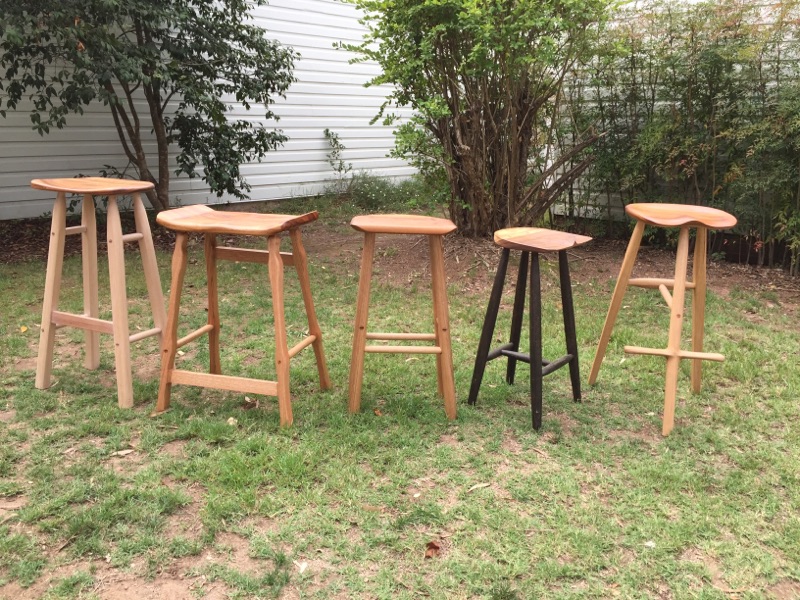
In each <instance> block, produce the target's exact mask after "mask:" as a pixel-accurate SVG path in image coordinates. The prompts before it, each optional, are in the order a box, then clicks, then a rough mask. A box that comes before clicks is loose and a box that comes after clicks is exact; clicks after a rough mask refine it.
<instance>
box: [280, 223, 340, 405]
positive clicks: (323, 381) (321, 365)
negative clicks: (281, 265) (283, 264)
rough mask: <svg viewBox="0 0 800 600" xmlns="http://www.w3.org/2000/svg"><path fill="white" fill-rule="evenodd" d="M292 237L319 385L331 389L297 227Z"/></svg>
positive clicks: (301, 241) (295, 265) (290, 233)
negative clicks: (313, 338)
mask: <svg viewBox="0 0 800 600" xmlns="http://www.w3.org/2000/svg"><path fill="white" fill-rule="evenodd" d="M289 235H290V236H291V238H292V255H293V256H294V268H295V270H296V271H297V278H298V279H299V280H300V291H301V292H302V293H303V305H304V306H305V307H306V318H307V319H308V333H309V335H313V336H314V337H315V338H316V339H315V340H314V342H313V343H312V344H311V347H312V348H314V357H315V358H316V360H317V372H318V373H319V386H320V388H322V389H323V390H329V389H331V378H330V375H328V365H327V363H326V362H325V351H324V350H323V348H322V329H321V328H320V326H319V321H317V311H316V310H314V298H313V297H312V295H311V278H310V277H309V275H308V258H307V256H306V249H305V247H304V246H303V240H302V237H301V235H300V230H299V229H292V230H291V231H290V232H289Z"/></svg>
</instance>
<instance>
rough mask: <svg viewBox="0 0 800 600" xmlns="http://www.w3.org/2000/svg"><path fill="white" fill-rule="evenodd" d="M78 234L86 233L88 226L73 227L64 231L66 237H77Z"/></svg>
mask: <svg viewBox="0 0 800 600" xmlns="http://www.w3.org/2000/svg"><path fill="white" fill-rule="evenodd" d="M78 233H86V225H73V226H72V227H67V228H66V229H64V235H76V234H78Z"/></svg>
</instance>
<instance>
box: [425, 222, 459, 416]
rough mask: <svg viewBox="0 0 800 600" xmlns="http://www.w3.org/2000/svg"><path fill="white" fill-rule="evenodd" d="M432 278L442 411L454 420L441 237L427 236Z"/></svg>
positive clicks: (448, 315) (453, 386)
mask: <svg viewBox="0 0 800 600" xmlns="http://www.w3.org/2000/svg"><path fill="white" fill-rule="evenodd" d="M428 239H429V240H430V252H431V275H432V278H433V311H434V313H435V316H436V343H437V345H438V346H439V348H441V350H442V353H441V354H440V356H441V372H440V376H439V381H440V382H441V387H442V395H443V396H444V411H445V413H447V418H448V419H455V418H456V381H455V374H454V373H453V348H452V346H451V343H450V309H449V307H448V304H447V279H446V277H445V273H444V250H443V249H442V236H440V235H431V236H428Z"/></svg>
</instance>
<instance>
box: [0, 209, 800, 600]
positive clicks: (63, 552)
mask: <svg viewBox="0 0 800 600" xmlns="http://www.w3.org/2000/svg"><path fill="white" fill-rule="evenodd" d="M270 208H272V207H270ZM311 208H318V209H319V210H320V214H321V218H320V221H319V222H317V223H316V224H314V225H312V226H310V227H308V228H307V230H306V233H305V238H306V239H307V240H308V247H309V258H310V261H311V278H312V287H313V293H314V299H315V303H316V305H317V310H318V316H319V320H320V322H321V325H322V328H323V334H324V343H325V349H326V354H327V358H328V365H329V368H330V372H331V376H332V379H333V382H334V389H333V390H332V391H330V392H320V391H319V389H318V380H317V375H316V367H315V364H314V359H313V353H312V352H311V351H310V349H309V350H306V351H304V352H303V353H301V354H300V355H298V356H297V357H296V358H295V359H293V362H292V384H291V385H292V396H293V408H294V415H295V425H294V426H293V427H291V428H289V429H281V428H280V427H279V426H278V410H277V403H276V400H275V399H274V398H264V397H259V398H258V401H259V407H258V408H254V409H249V410H248V409H246V408H245V403H244V397H243V395H242V394H234V393H226V392H219V391H215V390H201V389H199V388H190V387H181V386H176V387H175V388H174V390H173V396H172V407H171V409H170V411H168V412H167V413H165V414H163V415H161V416H159V417H157V418H151V417H150V416H149V415H150V412H151V411H152V409H153V408H154V406H155V399H156V394H157V384H158V382H157V377H158V362H157V361H158V358H157V355H158V349H157V347H156V344H155V342H154V341H153V340H147V341H143V342H139V343H137V344H134V346H133V354H134V363H135V367H134V369H135V371H136V375H135V376H134V395H135V399H136V404H135V407H134V409H133V410H120V409H118V408H117V403H116V387H115V380H114V376H113V366H114V360H113V355H112V353H111V341H110V339H109V337H108V336H104V337H103V338H102V339H103V342H102V344H103V345H102V361H101V367H100V369H99V370H97V371H86V370H85V369H83V367H82V346H81V343H82V339H83V334H82V333H81V332H79V331H77V330H71V329H62V330H60V331H59V333H58V334H57V339H58V342H57V346H56V353H55V356H56V359H55V363H56V367H55V369H54V377H55V379H56V383H55V385H54V386H53V387H51V388H50V389H49V390H44V391H41V390H36V389H35V388H34V386H33V381H34V368H35V356H36V350H37V345H38V323H39V320H40V311H41V294H42V290H43V284H44V270H45V268H44V264H42V263H40V262H29V263H21V264H16V265H0V303H1V304H2V306H3V311H2V312H0V330H2V331H3V335H2V336H0V354H2V356H3V360H2V362H1V363H0V365H1V366H0V381H2V383H0V417H2V418H0V597H9V598H12V597H14V598H17V597H46V598H93V597H103V594H104V590H107V589H108V586H113V585H130V589H131V590H135V589H137V586H142V587H141V589H149V590H156V593H158V590H160V591H161V594H162V595H167V594H168V591H169V589H173V588H167V587H164V586H167V584H168V583H170V582H172V583H175V585H178V584H180V585H182V586H183V588H182V589H183V590H188V591H190V592H191V593H193V594H195V595H196V596H198V597H202V596H203V595H206V594H210V593H215V594H222V595H224V596H227V597H231V598H254V597H262V598H263V597H280V596H281V595H282V594H286V595H293V596H294V597H303V598H337V597H340V598H349V597H355V598H362V597H363V598H392V599H395V598H416V597H419V596H427V597H431V598H487V599H488V598H491V599H495V600H500V599H516V598H518V599H524V598H537V597H546V598H592V597H594V598H608V597H622V598H646V597H674V598H709V599H710V598H720V599H722V598H731V597H733V596H737V597H739V598H762V597H769V596H771V595H778V594H779V593H788V594H789V595H790V594H791V593H792V592H794V593H800V516H798V515H800V428H798V427H797V418H798V409H797V398H798V397H800V369H798V364H797V360H798V359H797V357H798V355H800V338H799V337H798V328H797V322H796V320H794V319H793V318H790V317H789V316H787V315H786V314H784V311H783V310H782V307H781V306H780V305H777V304H776V299H775V297H774V295H770V294H771V293H770V292H768V291H764V292H762V291H760V290H759V289H733V290H731V292H730V294H729V295H727V296H726V297H721V296H718V295H716V294H715V293H714V291H713V290H712V291H711V293H710V295H709V301H708V308H707V338H706V339H707V347H708V349H709V350H710V351H716V352H722V353H723V354H725V355H726V357H727V360H726V362H724V363H722V364H706V366H705V378H704V384H703V391H702V392H701V393H700V394H698V395H692V394H691V393H690V392H689V381H688V366H689V365H688V364H684V365H683V366H682V370H681V379H680V383H679V398H678V406H677V413H676V417H677V418H676V428H675V430H674V432H673V433H672V434H671V435H670V436H669V437H668V438H666V439H663V438H661V436H660V434H659V432H660V427H661V409H662V405H663V377H664V363H663V360H659V359H656V358H652V357H630V356H629V357H627V358H624V359H623V357H624V355H623V353H622V346H623V345H624V344H636V345H642V346H648V345H649V346H655V347H658V346H663V345H664V343H665V340H666V331H667V320H668V314H667V311H666V309H665V308H664V306H663V302H662V301H661V300H660V298H659V296H658V294H657V293H653V292H647V291H642V290H633V291H631V292H629V295H628V296H627V297H626V301H625V308H624V309H623V312H622V314H621V316H620V319H619V321H618V325H617V328H616V330H615V334H614V337H613V339H612V341H611V344H610V346H609V351H608V355H607V359H606V362H605V364H604V366H603V369H602V370H601V372H600V379H599V382H598V385H597V386H596V387H594V388H589V387H588V386H586V385H585V379H586V376H587V374H588V368H589V365H590V361H591V359H592V358H593V356H594V348H595V344H596V341H597V338H598V336H599V332H600V329H601V327H602V321H603V318H604V316H605V310H606V307H607V305H608V302H609V300H610V294H611V282H610V281H609V280H608V279H606V278H602V279H601V278H599V277H598V274H597V273H594V272H593V271H592V267H591V264H581V263H576V264H574V265H573V280H574V283H575V286H574V291H575V302H576V314H577V326H578V343H579V347H580V359H581V361H582V363H581V364H582V375H583V381H584V386H585V387H584V395H583V402H582V403H579V404H576V403H573V402H572V400H571V395H570V390H569V384H568V381H569V379H568V374H567V371H566V370H560V371H558V372H557V373H555V374H553V375H551V376H549V377H548V378H547V379H546V380H545V385H544V398H545V399H544V425H543V428H542V430H541V431H539V432H536V431H533V430H532V429H531V427H530V407H529V391H528V377H527V374H526V371H525V369H524V365H520V368H519V369H518V375H517V383H516V385H514V386H512V387H509V386H507V385H505V383H504V374H505V364H501V361H497V362H494V363H490V365H489V367H488V369H487V373H486V376H485V378H484V384H483V388H482V389H481V394H480V397H479V401H478V404H477V406H476V407H474V408H473V407H469V406H467V405H466V403H465V400H466V394H467V391H468V389H469V382H470V378H471V375H472V365H473V361H474V352H475V349H476V347H477V343H478V336H479V334H480V326H481V323H482V320H483V314H484V311H485V305H486V302H487V301H488V289H487V288H485V287H484V288H481V289H482V290H483V291H474V288H473V287H472V286H471V284H472V283H474V282H475V280H476V278H477V279H480V278H483V279H482V281H483V282H484V284H485V280H486V274H485V271H486V269H485V267H484V266H483V265H482V264H480V263H479V268H476V269H472V270H468V271H467V273H468V274H467V275H465V276H463V277H461V278H458V279H456V280H455V281H454V282H453V283H451V285H450V288H449V296H450V310H451V319H452V323H451V329H452V331H453V348H454V361H455V365H456V388H457V392H458V398H459V405H458V409H459V416H458V419H457V420H456V421H453V422H450V421H448V420H447V419H446V418H445V415H444V411H443V407H442V402H441V400H440V399H439V398H437V396H436V380H435V368H434V362H433V359H432V358H431V357H425V356H421V357H418V358H417V357H410V359H409V357H407V356H382V355H370V356H368V357H367V360H366V373H365V378H364V386H363V389H364V392H363V400H362V411H361V413H360V414H357V415H349V414H348V413H347V378H348V370H349V357H350V349H351V348H350V345H351V340H352V321H353V318H354V311H355V298H356V286H357V268H358V250H359V248H360V246H359V244H358V242H357V241H354V242H353V246H352V248H351V250H352V249H354V250H355V251H354V252H349V253H347V252H345V249H342V252H341V253H337V252H336V251H332V250H328V251H326V252H315V251H314V250H313V248H314V245H313V241H312V239H313V236H314V234H315V232H317V233H318V234H320V235H321V232H323V231H325V232H333V233H334V234H335V235H337V236H341V238H342V239H345V238H348V237H350V236H352V239H353V240H358V234H356V233H355V232H352V231H351V230H350V229H349V227H347V221H348V220H349V217H350V216H351V214H353V212H354V211H355V210H357V209H355V208H354V207H352V206H348V205H347V204H343V203H341V202H334V201H330V200H325V199H319V200H315V201H306V202H305V203H303V202H296V203H294V204H292V205H291V206H289V205H284V206H282V207H280V210H282V211H284V212H287V211H292V212H301V211H303V210H306V209H311ZM275 209H276V210H278V207H275ZM398 210H401V209H398ZM384 250H386V251H385V252H384V254H383V256H384V258H385V259H386V260H387V261H397V260H401V259H402V255H401V252H398V250H397V249H396V247H390V248H389V249H386V248H384ZM414 251H420V252H424V249H422V247H421V246H418V247H416V248H415V250H414ZM190 254H191V258H192V259H196V260H193V264H190V266H189V271H188V273H187V276H186V281H187V284H190V285H192V286H193V287H187V288H185V290H184V301H183V306H184V310H183V315H184V321H183V327H184V329H183V331H187V330H188V327H189V323H191V325H192V326H198V325H199V324H201V323H202V322H203V321H204V319H205V312H204V311H203V301H204V283H205V270H204V269H205V268H204V265H203V261H202V245H198V244H194V245H192V246H191V247H190ZM462 258H463V257H462ZM158 259H159V265H160V267H161V269H162V282H163V287H164V289H165V290H166V289H167V288H168V286H169V263H170V256H169V255H168V254H166V253H160V254H159V256H158ZM376 270H377V271H380V273H381V274H386V273H387V271H388V270H389V266H388V263H387V264H383V263H381V262H380V261H378V264H377V265H376ZM100 273H101V282H100V293H101V303H102V304H103V305H104V306H109V303H108V282H107V271H106V267H105V261H104V258H103V257H101V266H100ZM127 273H128V281H129V292H128V293H129V298H130V299H131V301H130V304H131V309H130V312H131V321H132V323H133V324H134V327H135V326H136V325H138V326H140V327H142V328H146V327H148V326H149V324H148V321H147V313H148V305H147V302H146V300H145V297H146V295H145V286H144V281H143V278H142V273H141V268H140V266H139V263H138V255H137V254H136V253H133V252H132V253H130V254H129V256H128V265H127ZM543 279H544V281H545V283H546V284H549V286H548V287H547V289H546V292H545V298H544V302H545V305H544V323H545V325H544V343H545V347H544V354H545V356H550V357H555V356H559V355H561V354H562V353H563V332H562V327H561V325H560V323H561V315H560V311H559V309H558V307H557V305H558V304H559V303H560V298H559V297H558V292H557V287H556V285H555V283H556V282H557V263H556V262H555V261H552V260H551V261H547V262H544V263H543ZM511 280H512V277H511V276H509V282H510V281H511ZM267 283H268V280H267V276H266V271H265V269H264V268H263V267H262V266H258V265H251V264H244V265H243V264H232V263H221V265H220V272H219V285H220V290H221V311H222V322H223V330H222V364H223V372H227V373H236V374H243V375H248V376H252V377H267V378H272V377H273V376H274V364H273V358H272V357H273V354H272V348H273V340H272V334H271V328H272V318H271V307H270V301H269V297H270V296H269V289H268V286H267ZM286 284H287V291H286V310H287V321H288V323H289V339H290V344H291V343H292V340H297V339H300V337H301V336H302V335H303V333H302V331H303V328H304V324H303V319H304V313H303V309H302V302H301V297H300V291H299V287H298V285H297V281H296V278H295V277H294V274H293V273H292V272H291V271H288V270H287V277H286ZM512 293H513V292H512V290H511V289H510V285H507V289H506V297H505V299H504V302H503V306H504V308H503V310H502V311H501V316H500V321H499V323H498V328H497V333H496V335H497V336H498V337H504V336H505V335H507V331H508V326H509V321H510V306H511V304H512V302H513V297H512ZM767 300H769V302H768V301H767ZM61 306H62V307H63V309H64V310H73V311H80V310H81V309H80V307H81V295H80V260H79V259H78V258H70V259H67V260H66V261H65V269H64V283H63V292H62V299H61ZM430 313H431V308H430V297H429V294H428V285H427V282H426V278H425V277H424V276H419V277H416V278H415V279H414V282H413V283H412V284H410V285H399V284H397V285H388V284H387V283H385V281H384V282H382V281H381V275H378V276H377V277H376V279H375V280H374V281H373V296H372V302H371V313H370V324H371V329H373V330H383V331H386V330H393V329H398V330H408V331H413V330H417V331H420V330H426V329H427V328H428V326H429V325H428V324H429V323H430ZM105 316H108V313H106V315H105ZM23 327H27V330H25V331H22V329H21V328H23ZM526 328H527V326H526V327H525V329H526ZM686 331H687V332H688V328H687V330H686ZM525 343H526V342H525V340H524V339H523V344H525ZM184 350H185V354H184V356H182V357H181V360H182V361H183V364H184V365H186V367H187V368H193V369H197V370H203V369H204V368H205V366H206V365H207V360H208V351H207V346H205V344H204V342H202V341H199V342H196V343H194V344H192V345H190V346H187V347H186V348H184ZM407 359H408V360H407ZM231 418H232V419H234V420H235V421H233V422H232V423H234V424H230V423H229V419H231ZM124 450H133V452H131V453H124V452H123V453H122V455H120V454H118V453H119V452H120V451H124ZM431 541H436V543H437V544H438V545H439V546H440V550H439V554H438V555H437V556H434V557H432V558H425V552H426V548H427V544H428V543H429V542H431ZM176 582H177V583H176ZM146 586H150V587H146ZM159 586H161V587H159ZM165 590H166V591H165ZM184 593H185V592H184ZM216 597H219V596H216ZM785 597H789V596H785Z"/></svg>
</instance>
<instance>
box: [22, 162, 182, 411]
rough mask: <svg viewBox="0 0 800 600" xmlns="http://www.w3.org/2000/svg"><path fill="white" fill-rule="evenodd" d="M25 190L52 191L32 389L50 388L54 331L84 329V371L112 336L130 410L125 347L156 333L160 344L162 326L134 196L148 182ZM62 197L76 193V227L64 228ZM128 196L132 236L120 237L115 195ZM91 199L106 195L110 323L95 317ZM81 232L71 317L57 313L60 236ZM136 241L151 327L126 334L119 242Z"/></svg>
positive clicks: (93, 180)
mask: <svg viewBox="0 0 800 600" xmlns="http://www.w3.org/2000/svg"><path fill="white" fill-rule="evenodd" d="M31 187H33V188H35V189H37V190H48V191H53V192H56V203H55V206H54V207H53V221H52V225H51V228H50V250H49V253H48V257H47V275H46V277H45V285H44V306H43V307H42V330H41V334H40V336H39V358H38V360H37V362H36V387H37V388H38V389H40V390H42V389H46V388H48V387H50V385H51V373H52V369H53V346H54V343H55V333H56V329H58V328H60V327H64V326H71V327H78V328H80V329H84V330H86V358H85V362H84V364H85V365H86V368H87V369H96V368H97V367H99V366H100V334H101V333H110V334H113V335H114V357H115V364H116V371H117V398H118V402H119V406H120V407H122V408H130V407H132V406H133V381H132V379H131V349H130V343H131V342H135V341H138V340H141V339H143V338H146V337H150V336H153V335H157V336H158V337H159V343H160V342H161V340H162V330H163V328H164V324H165V322H166V316H165V313H164V296H163V294H162V291H161V279H160V278H159V275H158V265H157V264H156V252H155V248H154V246H153V237H152V235H151V234H150V224H149V223H148V221H147V213H146V211H145V208H144V204H143V202H142V199H141V196H140V192H144V191H146V190H150V189H152V188H153V184H152V183H149V182H146V181H132V180H129V179H106V178H103V177H84V178H78V179H34V180H33V181H31ZM67 194H81V195H82V196H83V203H82V206H81V224H80V225H77V226H75V227H67V226H66V213H67ZM126 194H130V195H131V196H132V197H133V216H134V221H135V224H136V233H128V234H123V233H122V223H121V221H120V218H119V207H118V206H117V196H118V195H126ZM94 196H108V208H107V215H106V216H107V219H108V274H109V279H110V283H111V315H112V317H111V320H110V321H104V320H101V319H99V318H98V317H99V314H100V310H99V306H98V299H97V295H98V294H97V224H96V218H95V207H94ZM78 233H79V234H81V241H82V255H83V257H82V258H83V314H82V315H77V314H71V313H66V312H62V311H59V310H58V296H59V292H60V291H61V271H62V267H63V263H64V238H65V236H67V235H73V234H78ZM133 241H138V242H139V251H140V253H141V257H142V264H143V265H144V275H145V282H146V284H147V294H148V296H149V297H150V306H151V309H152V311H153V322H154V325H155V327H153V328H152V329H148V330H146V331H141V332H138V333H134V334H133V335H130V332H129V329H128V299H127V293H126V290H125V248H124V244H125V242H133Z"/></svg>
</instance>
